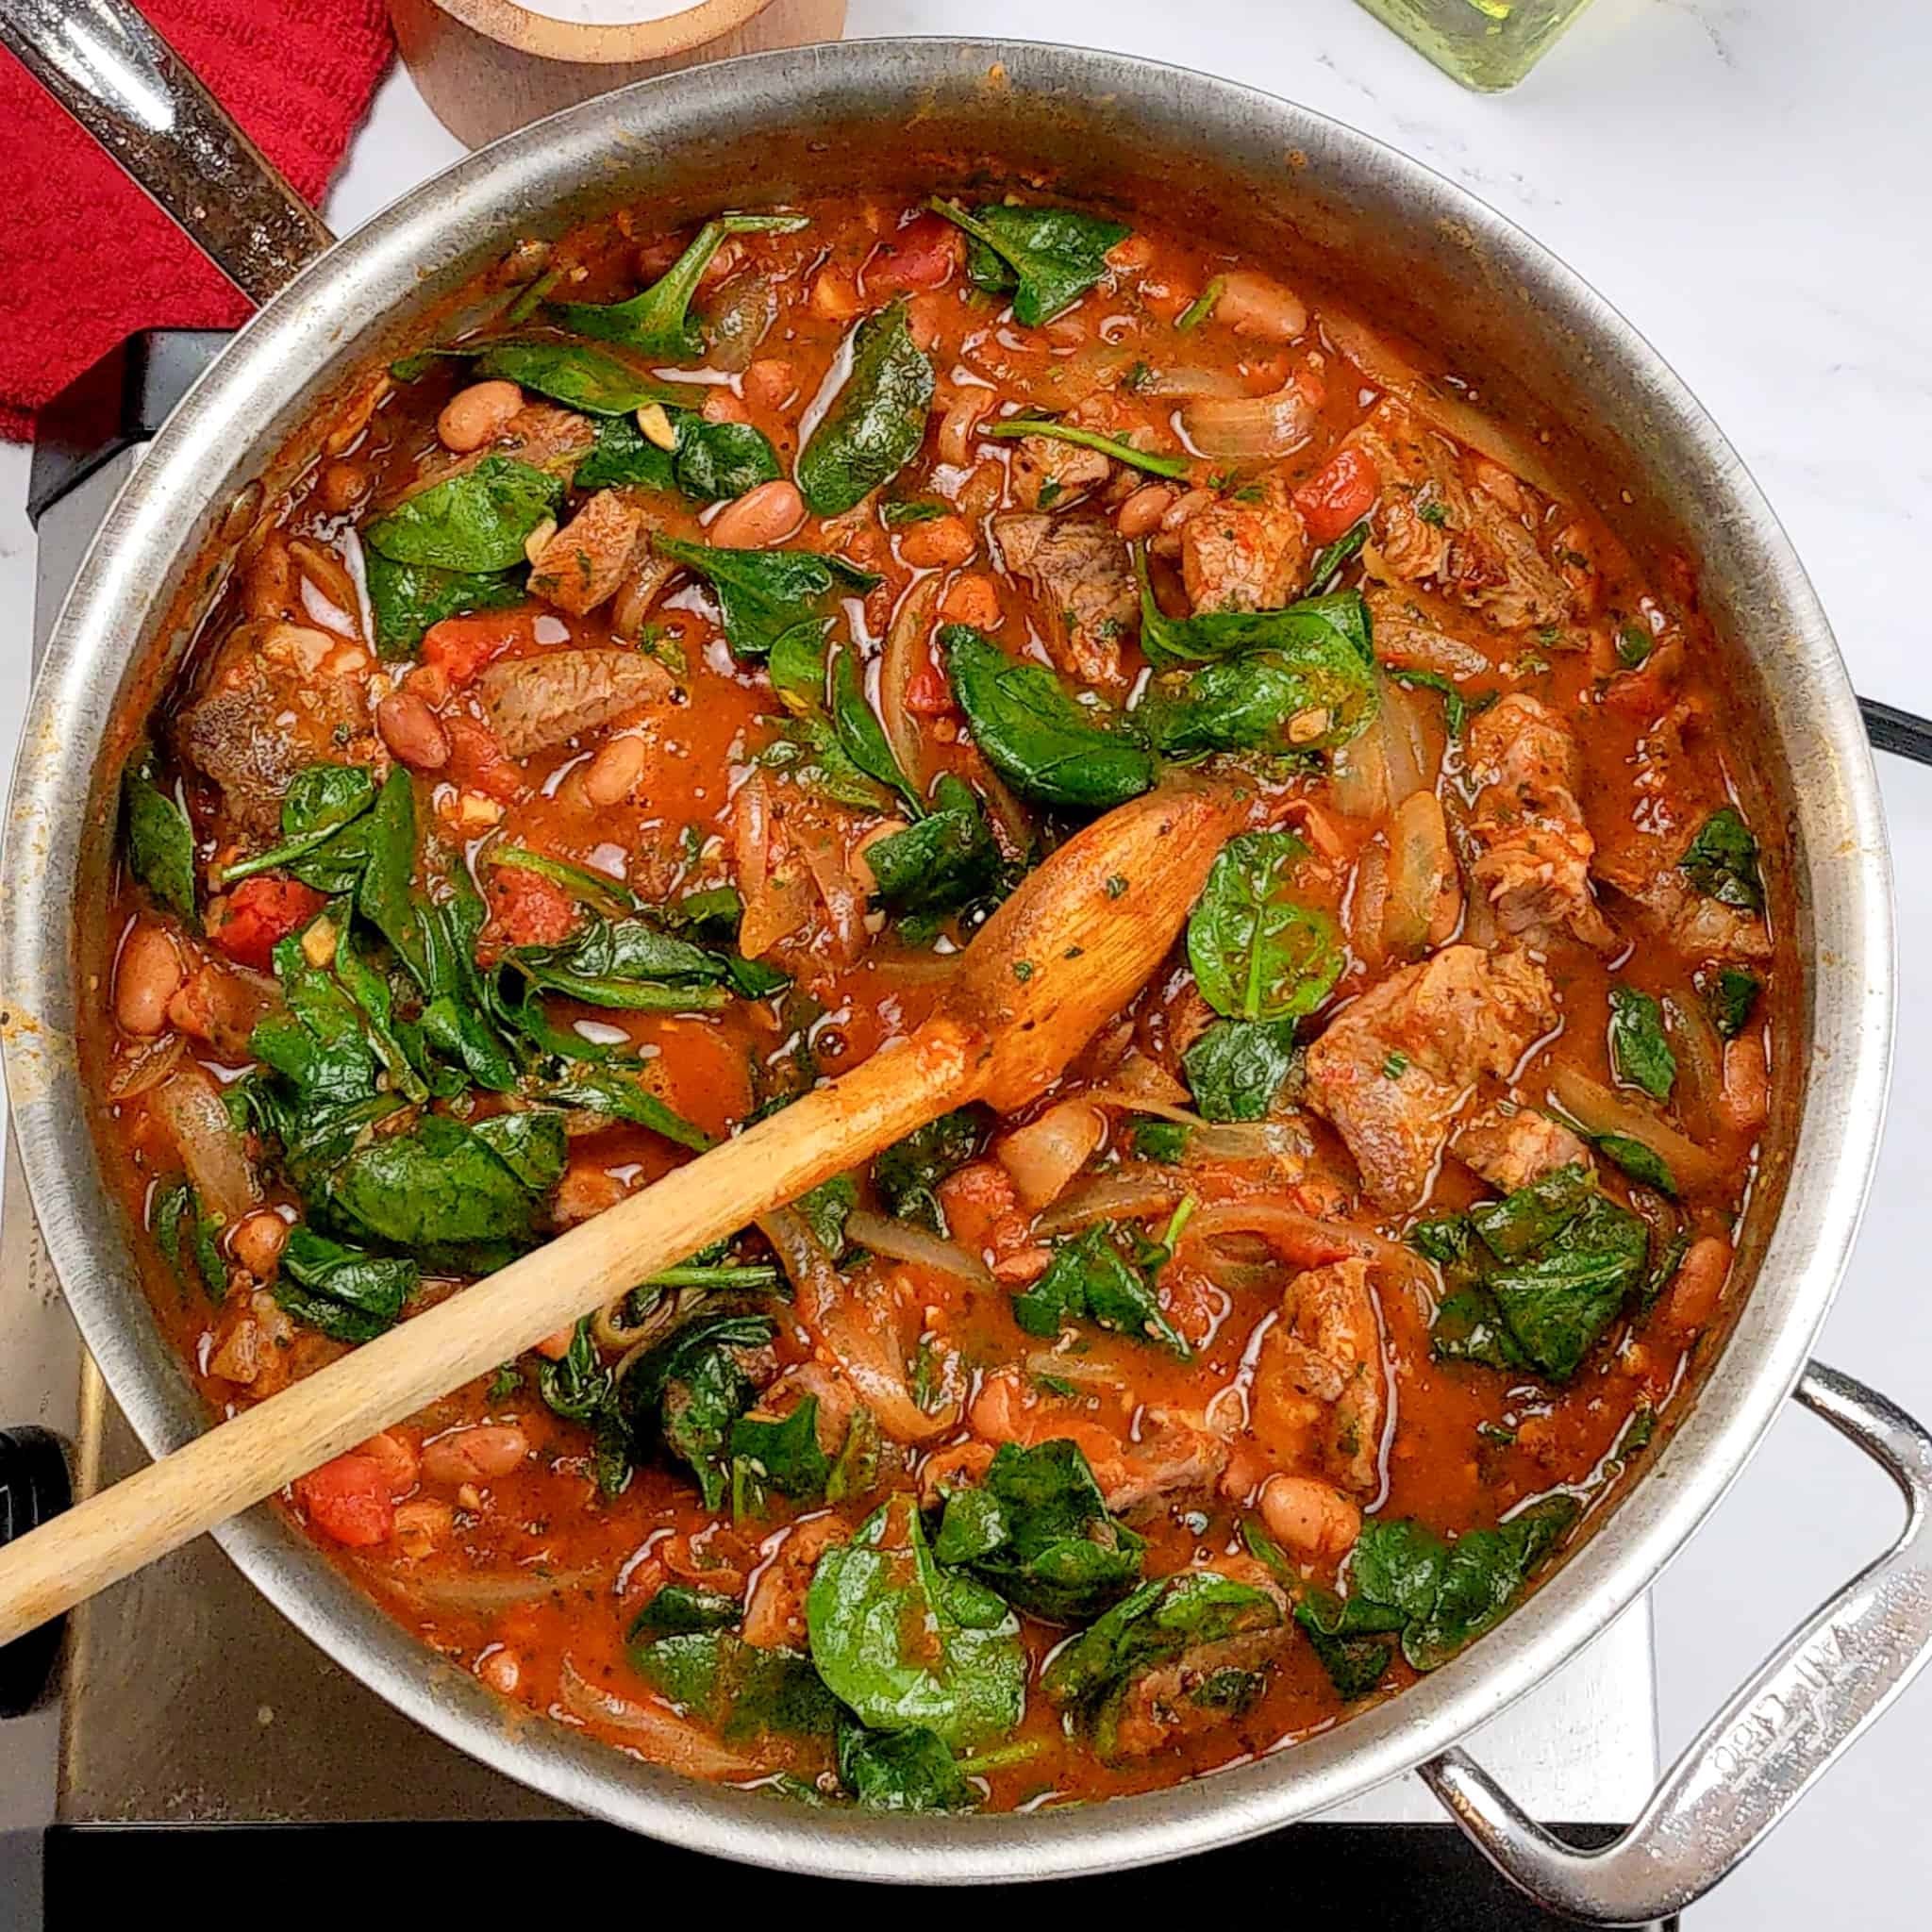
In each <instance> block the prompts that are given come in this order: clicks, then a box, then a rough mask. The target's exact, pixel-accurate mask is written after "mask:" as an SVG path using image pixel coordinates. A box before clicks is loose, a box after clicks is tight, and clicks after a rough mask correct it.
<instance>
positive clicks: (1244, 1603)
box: [1040, 1570, 1281, 1757]
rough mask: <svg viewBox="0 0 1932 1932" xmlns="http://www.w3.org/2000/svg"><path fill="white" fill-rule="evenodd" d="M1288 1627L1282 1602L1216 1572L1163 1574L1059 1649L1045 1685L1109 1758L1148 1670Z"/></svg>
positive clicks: (1050, 1697) (1042, 1683)
mask: <svg viewBox="0 0 1932 1932" xmlns="http://www.w3.org/2000/svg"><path fill="white" fill-rule="evenodd" d="M1280 1623H1281V1611H1280V1609H1279V1607H1277V1606H1276V1604H1275V1601H1274V1598H1273V1597H1272V1596H1271V1595H1269V1593H1268V1592H1267V1591H1265V1590H1257V1589H1256V1588H1255V1586H1254V1585H1252V1584H1247V1583H1237V1582H1236V1581H1235V1580H1234V1579H1233V1578H1232V1577H1229V1576H1223V1575H1221V1574H1218V1573H1217V1572H1215V1571H1212V1570H1195V1571H1191V1572H1188V1573H1186V1574H1182V1575H1178V1576H1160V1577H1156V1578H1154V1579H1153V1580H1152V1581H1151V1582H1147V1583H1143V1584H1141V1587H1140V1588H1139V1589H1138V1590H1136V1591H1132V1592H1131V1593H1130V1594H1129V1595H1127V1596H1125V1597H1124V1598H1122V1600H1121V1601H1120V1602H1119V1603H1117V1604H1116V1605H1115V1606H1114V1607H1113V1608H1112V1609H1110V1610H1108V1612H1107V1613H1106V1614H1105V1615H1104V1616H1102V1617H1100V1618H1099V1619H1098V1620H1097V1621H1096V1622H1094V1623H1093V1624H1090V1625H1089V1626H1088V1627H1087V1628H1086V1629H1085V1630H1084V1631H1082V1632H1081V1634H1080V1635H1079V1636H1078V1637H1076V1638H1074V1641H1072V1642H1071V1643H1069V1644H1067V1645H1065V1646H1064V1647H1063V1648H1062V1649H1060V1650H1059V1651H1058V1652H1057V1653H1056V1654H1055V1656H1054V1658H1053V1661H1052V1662H1051V1663H1049V1664H1048V1665H1047V1667H1046V1669H1045V1670H1044V1671H1042V1672H1041V1678H1040V1688H1041V1691H1043V1692H1044V1693H1045V1694H1046V1697H1047V1699H1048V1700H1049V1702H1051V1703H1053V1704H1055V1705H1057V1706H1058V1707H1059V1708H1061V1709H1062V1710H1073V1711H1075V1712H1077V1713H1079V1714H1080V1715H1081V1716H1082V1718H1083V1719H1084V1720H1085V1722H1086V1723H1087V1724H1088V1725H1089V1727H1090V1728H1091V1731H1092V1733H1093V1737H1094V1741H1095V1743H1096V1745H1097V1746H1098V1748H1099V1750H1100V1754H1101V1756H1102V1757H1108V1756H1110V1755H1111V1754H1112V1750H1113V1726H1114V1722H1115V1719H1116V1717H1117V1715H1118V1709H1119V1705H1120V1703H1121V1700H1122V1699H1123V1697H1124V1695H1125V1693H1126V1692H1127V1691H1128V1690H1129V1689H1131V1687H1132V1684H1133V1681H1134V1679H1135V1678H1136V1677H1138V1676H1139V1675H1140V1674H1141V1673H1142V1672H1143V1671H1148V1670H1152V1669H1156V1668H1158V1666H1159V1665H1161V1664H1165V1663H1169V1662H1171V1661H1172V1660H1173V1659H1174V1658H1175V1657H1179V1656H1180V1655H1181V1653H1182V1652H1183V1651H1187V1650H1192V1649H1196V1648H1198V1647H1199V1646H1201V1645H1204V1644H1209V1643H1222V1642H1225V1641H1227V1640H1228V1639H1229V1638H1233V1637H1241V1636H1245V1635H1247V1634H1248V1633H1250V1632H1253V1631H1260V1630H1272V1629H1275V1628H1277V1627H1279V1625H1280Z"/></svg>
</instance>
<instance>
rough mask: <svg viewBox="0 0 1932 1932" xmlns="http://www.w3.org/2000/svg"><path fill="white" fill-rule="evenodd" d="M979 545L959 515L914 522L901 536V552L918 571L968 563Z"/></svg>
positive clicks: (902, 556) (901, 555)
mask: <svg viewBox="0 0 1932 1932" xmlns="http://www.w3.org/2000/svg"><path fill="white" fill-rule="evenodd" d="M978 548H979V544H978V541H977V540H976V539H975V538H974V535H973V532H972V530H971V529H969V528H968V527H967V525H966V524H965V523H964V522H963V521H962V520H961V519H960V518H958V517H934V518H933V519H932V520H931V521H930V522H928V523H924V524H914V525H911V526H910V528H908V530H907V531H906V532H905V534H904V535H902V536H901V537H900V539H899V555H900V557H901V558H904V559H905V561H906V562H908V563H909V564H911V565H912V567H913V568H914V569H915V570H932V569H936V568H943V567H944V566H945V565H948V564H957V563H966V562H968V561H970V560H971V558H972V557H973V554H974V551H976V550H977V549H978Z"/></svg>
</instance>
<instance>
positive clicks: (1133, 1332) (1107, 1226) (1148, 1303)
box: [1013, 1221, 1189, 1361]
mask: <svg viewBox="0 0 1932 1932" xmlns="http://www.w3.org/2000/svg"><path fill="white" fill-rule="evenodd" d="M1115 1233H1116V1230H1115V1227H1114V1224H1113V1223H1112V1222H1110V1221H1097V1222H1095V1223H1094V1224H1093V1225H1092V1226H1091V1227H1090V1228H1088V1229H1087V1230H1086V1232H1085V1233H1084V1234H1080V1235H1076V1236H1075V1237H1074V1239H1072V1240H1071V1241H1062V1242H1061V1243H1060V1244H1059V1246H1058V1247H1057V1248H1056V1249H1055V1250H1054V1257H1053V1259H1052V1260H1051V1261H1050V1262H1049V1263H1048V1264H1047V1269H1046V1273H1045V1274H1042V1275H1041V1277H1040V1279H1039V1280H1038V1281H1036V1282H1034V1283H1033V1284H1032V1285H1031V1286H1030V1287H1028V1288H1025V1289H1023V1290H1022V1291H1020V1292H1019V1293H1018V1294H1016V1295H1015V1296H1014V1297H1013V1320H1014V1321H1016V1322H1017V1323H1018V1324H1020V1326H1021V1327H1022V1328H1024V1330H1025V1331H1026V1333H1027V1334H1028V1335H1038V1336H1041V1337H1043V1338H1051V1337H1053V1336H1056V1335H1058V1333H1059V1332H1060V1330H1061V1329H1062V1328H1064V1327H1066V1326H1067V1325H1068V1324H1070V1323H1072V1322H1076V1321H1079V1320H1081V1319H1083V1318H1084V1319H1086V1320H1088V1321H1091V1322H1094V1323H1097V1324H1099V1326H1101V1327H1103V1328H1110V1329H1112V1330H1113V1331H1114V1332H1115V1333H1117V1334H1121V1335H1128V1336H1132V1337H1133V1338H1134V1340H1136V1341H1158V1342H1159V1343H1160V1344H1161V1345H1162V1346H1163V1347H1164V1348H1170V1349H1172V1350H1173V1351H1174V1354H1175V1355H1177V1356H1179V1357H1181V1359H1182V1360H1183V1361H1185V1360H1187V1359H1188V1354H1189V1350H1188V1344H1187V1343H1186V1342H1185V1341H1182V1340H1181V1337H1180V1334H1179V1332H1178V1331H1177V1330H1176V1329H1175V1328H1174V1324H1173V1323H1171V1322H1170V1321H1169V1320H1168V1319H1167V1317H1166V1316H1165V1315H1164V1314H1162V1313H1161V1310H1160V1300H1159V1297H1158V1295H1157V1294H1156V1293H1155V1291H1154V1286H1153V1284H1152V1282H1150V1281H1149V1280H1148V1279H1147V1278H1146V1276H1145V1275H1143V1274H1141V1271H1140V1270H1139V1269H1138V1268H1136V1267H1134V1266H1133V1264H1132V1263H1130V1262H1129V1261H1128V1260H1127V1258H1126V1257H1124V1255H1123V1254H1122V1253H1121V1251H1120V1249H1119V1247H1118V1246H1117V1245H1116V1242H1115Z"/></svg>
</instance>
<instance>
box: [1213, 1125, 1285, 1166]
mask: <svg viewBox="0 0 1932 1932" xmlns="http://www.w3.org/2000/svg"><path fill="white" fill-rule="evenodd" d="M1314 1151H1315V1143H1314V1142H1313V1141H1311V1140H1310V1139H1309V1138H1308V1130H1307V1128H1306V1127H1305V1126H1303V1125H1302V1124H1301V1123H1300V1122H1299V1121H1230V1122H1226V1123H1221V1122H1213V1123H1210V1124H1208V1125H1207V1126H1204V1127H1201V1128H1199V1129H1197V1130H1196V1131H1195V1132H1194V1133H1193V1134H1192V1135H1191V1137H1190V1138H1189V1141H1188V1151H1187V1153H1186V1155H1185V1157H1184V1158H1185V1159H1186V1160H1187V1161H1188V1163H1189V1164H1190V1165H1191V1166H1192V1165H1195V1164H1201V1165H1206V1164H1208V1163H1210V1162H1225V1163H1227V1164H1229V1165H1230V1166H1233V1165H1239V1164H1241V1163H1242V1162H1245V1161H1257V1160H1266V1161H1274V1160H1305V1159H1307V1157H1308V1156H1309V1155H1311V1154H1312V1153H1313V1152H1314Z"/></svg>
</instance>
